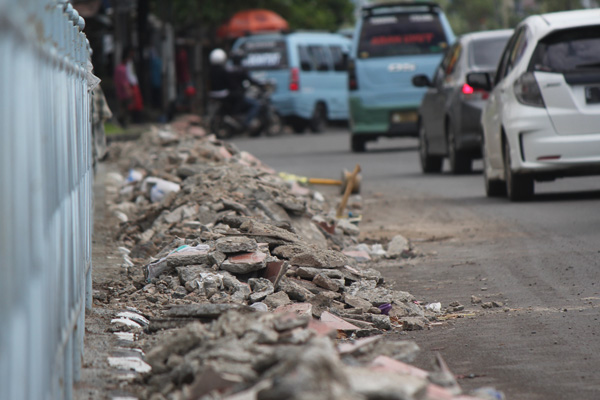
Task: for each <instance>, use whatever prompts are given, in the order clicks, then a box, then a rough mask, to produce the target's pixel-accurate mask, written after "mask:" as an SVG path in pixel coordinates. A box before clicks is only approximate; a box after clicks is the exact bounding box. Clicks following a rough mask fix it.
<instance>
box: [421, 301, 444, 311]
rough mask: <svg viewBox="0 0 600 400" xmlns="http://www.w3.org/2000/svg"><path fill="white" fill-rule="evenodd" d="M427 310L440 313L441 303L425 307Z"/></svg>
mask: <svg viewBox="0 0 600 400" xmlns="http://www.w3.org/2000/svg"><path fill="white" fill-rule="evenodd" d="M425 308H426V309H427V310H431V311H433V312H442V303H439V302H438V303H430V304H427V306H426V307H425Z"/></svg>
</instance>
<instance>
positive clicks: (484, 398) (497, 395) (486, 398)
mask: <svg viewBox="0 0 600 400" xmlns="http://www.w3.org/2000/svg"><path fill="white" fill-rule="evenodd" d="M471 395H472V396H475V397H477V398H479V399H481V400H506V397H504V393H502V392H500V391H498V390H496V389H494V388H493V387H482V388H479V389H476V390H474V391H472V392H471Z"/></svg>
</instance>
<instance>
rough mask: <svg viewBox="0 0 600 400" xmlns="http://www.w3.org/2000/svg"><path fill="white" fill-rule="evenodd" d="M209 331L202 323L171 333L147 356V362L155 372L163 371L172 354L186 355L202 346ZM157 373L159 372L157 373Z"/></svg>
mask: <svg viewBox="0 0 600 400" xmlns="http://www.w3.org/2000/svg"><path fill="white" fill-rule="evenodd" d="M206 335H207V330H206V328H205V327H204V325H202V324H201V323H200V322H194V323H191V324H188V325H186V326H185V327H184V328H181V329H177V330H174V331H171V332H169V333H168V334H167V335H166V336H165V337H164V338H163V339H162V340H161V341H160V342H159V343H157V344H156V345H155V346H154V347H153V348H152V349H151V350H150V351H148V353H147V354H146V361H147V362H148V363H149V364H150V365H151V366H152V368H154V369H155V370H161V369H163V368H164V367H165V363H166V362H167V360H168V358H169V356H170V355H172V354H184V353H186V352H187V351H189V350H190V349H192V348H194V347H196V346H198V345H200V343H201V342H202V340H203V339H204V338H205V337H206ZM155 372H157V371H155Z"/></svg>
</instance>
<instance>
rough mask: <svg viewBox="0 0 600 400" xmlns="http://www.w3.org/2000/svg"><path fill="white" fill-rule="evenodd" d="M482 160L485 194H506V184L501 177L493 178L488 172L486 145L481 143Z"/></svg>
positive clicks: (496, 195) (489, 195)
mask: <svg viewBox="0 0 600 400" xmlns="http://www.w3.org/2000/svg"><path fill="white" fill-rule="evenodd" d="M481 160H482V161H483V181H484V183H485V194H486V196H487V197H500V196H504V195H506V185H505V184H504V182H502V181H501V180H500V179H491V178H490V177H489V176H488V174H487V163H488V160H487V157H486V155H485V145H484V144H483V143H482V144H481Z"/></svg>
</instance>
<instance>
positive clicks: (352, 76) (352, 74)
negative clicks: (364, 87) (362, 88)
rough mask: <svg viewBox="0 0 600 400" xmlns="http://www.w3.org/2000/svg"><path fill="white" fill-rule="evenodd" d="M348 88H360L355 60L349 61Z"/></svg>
mask: <svg viewBox="0 0 600 400" xmlns="http://www.w3.org/2000/svg"><path fill="white" fill-rule="evenodd" d="M348 89H349V90H358V80H357V79H356V65H355V64H354V61H349V62H348Z"/></svg>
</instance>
